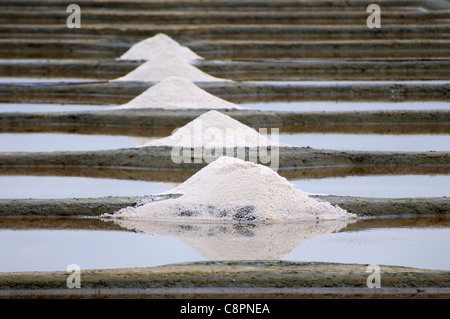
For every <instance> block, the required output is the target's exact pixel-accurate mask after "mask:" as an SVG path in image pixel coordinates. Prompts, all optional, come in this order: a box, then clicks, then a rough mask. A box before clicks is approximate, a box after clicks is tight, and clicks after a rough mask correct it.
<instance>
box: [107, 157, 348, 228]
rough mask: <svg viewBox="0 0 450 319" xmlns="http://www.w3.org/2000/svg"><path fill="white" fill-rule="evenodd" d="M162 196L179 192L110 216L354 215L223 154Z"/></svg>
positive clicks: (253, 218)
mask: <svg viewBox="0 0 450 319" xmlns="http://www.w3.org/2000/svg"><path fill="white" fill-rule="evenodd" d="M164 194H182V196H180V197H178V198H175V199H167V200H163V201H159V202H151V203H148V204H145V205H142V206H139V207H126V208H123V209H121V210H119V211H118V212H116V213H115V214H114V215H113V216H112V217H117V218H125V219H127V218H131V219H133V218H138V219H158V220H180V219H181V220H191V221H234V222H259V221H289V220H291V221H292V220H338V219H348V218H354V217H356V216H355V215H354V214H350V213H348V212H346V211H345V210H343V209H341V208H339V207H337V206H332V205H331V204H330V203H327V202H321V201H317V200H315V199H313V198H310V197H308V195H307V194H306V193H305V192H303V191H301V190H300V189H298V188H297V187H296V186H295V185H293V184H291V183H289V181H287V180H286V179H285V178H284V177H281V176H279V175H278V174H277V173H276V172H274V171H273V170H271V169H270V168H268V167H266V166H263V165H259V164H254V163H252V162H246V161H243V160H240V159H237V158H231V157H226V156H223V157H220V158H218V159H217V160H215V161H214V162H212V163H211V164H209V165H208V166H206V167H205V168H203V169H202V170H200V171H199V172H197V173H196V174H194V175H193V176H192V177H190V178H189V179H188V180H186V181H185V182H184V183H183V184H181V185H179V186H178V187H175V188H174V189H172V190H171V191H169V192H165V193H164Z"/></svg>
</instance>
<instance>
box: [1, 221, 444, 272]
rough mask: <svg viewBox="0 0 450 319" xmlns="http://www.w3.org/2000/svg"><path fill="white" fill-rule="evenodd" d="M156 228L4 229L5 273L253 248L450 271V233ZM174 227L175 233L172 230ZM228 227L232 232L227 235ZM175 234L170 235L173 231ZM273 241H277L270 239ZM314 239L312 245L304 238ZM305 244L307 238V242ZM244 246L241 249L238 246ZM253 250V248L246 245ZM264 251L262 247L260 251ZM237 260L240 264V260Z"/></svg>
mask: <svg viewBox="0 0 450 319" xmlns="http://www.w3.org/2000/svg"><path fill="white" fill-rule="evenodd" d="M166 226H167V227H168V228H167V227H164V226H161V224H159V225H156V226H155V227H153V228H152V231H149V232H144V233H139V232H138V233H136V232H129V231H120V230H73V229H72V230H68V229H63V230H49V229H45V230H42V229H26V230H11V229H2V230H0V272H10V271H38V270H42V271H50V270H60V271H65V270H66V268H67V266H68V265H69V264H78V265H79V266H80V267H81V269H100V268H105V269H106V268H126V267H150V266H158V265H166V264H171V263H180V262H190V261H202V260H232V259H235V260H238V259H241V257H242V256H241V255H242V254H243V253H245V251H246V250H247V247H246V245H245V244H249V245H250V247H251V249H252V254H251V258H250V257H249V258H247V259H259V260H269V259H270V260H274V256H275V257H277V258H275V259H279V260H289V261H322V262H338V263H358V264H378V265H397V266H408V267H418V268H427V269H442V270H450V257H449V255H448V254H446V253H443V252H447V251H449V250H450V240H449V238H450V228H448V227H447V228H446V227H442V228H433V227H428V228H424V227H418V228H416V227H412V228H402V227H394V228H389V227H387V228H376V229H361V230H354V231H342V230H341V231H339V230H337V232H332V231H329V232H326V231H325V232H322V233H313V235H311V234H310V232H309V231H307V230H306V229H304V231H305V232H304V233H297V237H296V240H292V236H291V235H292V234H291V231H292V230H295V227H294V228H292V225H284V226H281V228H283V227H286V228H287V230H288V231H287V232H283V229H280V227H276V228H275V229H271V228H270V227H269V229H267V230H266V229H264V227H262V226H252V227H250V228H249V229H248V233H243V232H242V230H241V232H236V231H231V232H230V233H228V234H227V235H222V233H220V232H218V233H215V234H214V233H213V232H212V231H211V230H212V229H214V227H222V229H221V231H222V232H223V231H224V230H223V229H225V230H227V229H228V228H230V227H233V226H229V225H228V226H220V225H216V226H215V225H208V226H207V227H203V228H201V227H200V230H199V231H194V232H193V234H190V232H191V231H190V229H189V226H190V227H196V226H195V225H184V226H185V228H180V227H181V225H172V226H171V225H170V224H167V225H166ZM170 227H173V228H170ZM227 227H228V228H227ZM167 229H170V230H169V231H168V230H167ZM268 234H270V235H272V236H273V237H270V238H268V237H267V235H268ZM305 236H306V239H305V238H303V237H305ZM300 238H301V239H300ZM237 243H240V244H239V245H237ZM243 243H245V244H243ZM255 245H259V246H255ZM233 257H235V258H233Z"/></svg>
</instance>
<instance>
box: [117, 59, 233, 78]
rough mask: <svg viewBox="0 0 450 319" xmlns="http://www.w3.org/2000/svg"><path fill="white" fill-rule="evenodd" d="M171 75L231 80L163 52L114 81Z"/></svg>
mask: <svg viewBox="0 0 450 319" xmlns="http://www.w3.org/2000/svg"><path fill="white" fill-rule="evenodd" d="M169 76H180V77H183V78H185V79H188V80H190V81H193V82H218V81H220V82H224V81H226V82H231V81H230V80H226V79H220V78H216V77H214V76H211V75H209V74H207V73H205V72H203V71H201V70H200V69H197V68H196V67H195V66H193V65H191V64H189V63H188V62H185V61H183V60H181V59H180V58H178V57H177V56H176V55H175V54H172V53H168V52H167V53H161V54H159V55H157V56H155V57H153V58H152V59H150V60H148V61H147V62H145V63H143V64H142V65H140V66H139V67H137V68H136V69H134V70H133V71H131V72H130V73H128V74H127V75H125V76H122V77H120V78H117V79H115V80H112V81H113V82H127V81H144V82H159V81H162V80H164V79H165V78H167V77H169Z"/></svg>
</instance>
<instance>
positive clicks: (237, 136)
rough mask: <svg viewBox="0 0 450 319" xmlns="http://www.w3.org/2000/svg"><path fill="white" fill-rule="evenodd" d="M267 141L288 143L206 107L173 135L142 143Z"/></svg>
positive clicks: (181, 144) (238, 144) (265, 143)
mask: <svg viewBox="0 0 450 319" xmlns="http://www.w3.org/2000/svg"><path fill="white" fill-rule="evenodd" d="M199 138H200V139H199ZM270 145H272V146H288V145H284V144H279V143H277V142H275V141H271V140H269V139H267V138H266V137H265V136H264V135H262V134H259V133H258V132H257V131H256V130H254V129H253V128H251V127H248V126H247V125H244V124H242V123H241V122H239V121H236V120H235V119H233V118H231V117H229V116H228V115H225V114H222V113H220V112H218V111H209V112H206V113H203V114H202V115H200V116H199V117H197V118H196V119H195V120H193V121H191V122H189V123H188V124H186V125H185V126H183V127H181V128H179V129H177V130H176V132H174V133H173V134H172V135H170V136H168V137H165V138H161V139H158V140H155V141H151V142H149V143H147V144H145V145H144V146H179V147H186V148H190V147H194V146H195V147H197V146H200V147H207V148H208V147H211V148H223V147H227V148H233V147H246V146H247V147H253V146H270Z"/></svg>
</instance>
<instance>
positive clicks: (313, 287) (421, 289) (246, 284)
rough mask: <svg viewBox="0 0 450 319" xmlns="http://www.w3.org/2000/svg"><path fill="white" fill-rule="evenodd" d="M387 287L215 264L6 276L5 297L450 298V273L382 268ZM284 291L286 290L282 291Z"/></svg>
mask: <svg viewBox="0 0 450 319" xmlns="http://www.w3.org/2000/svg"><path fill="white" fill-rule="evenodd" d="M380 268H381V269H382V272H383V287H382V288H379V289H368V288H367V286H366V281H367V273H366V269H367V265H359V264H334V263H318V262H288V261H221V262H215V261H209V262H196V263H185V264H173V265H166V266H158V267H149V268H132V269H126V268H125V269H103V270H83V273H82V276H83V281H82V288H80V289H68V288H67V286H66V281H67V273H66V272H63V271H53V272H51V271H49V272H17V273H2V276H1V277H0V298H45V297H47V298H92V297H95V298H118V297H119V298H127V297H128V298H318V297H323V298H448V297H449V296H450V290H449V289H448V287H449V286H450V272H449V271H442V270H423V269H416V268H408V267H397V266H385V265H381V266H380ZM281 287H282V288H281Z"/></svg>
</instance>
